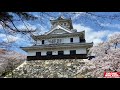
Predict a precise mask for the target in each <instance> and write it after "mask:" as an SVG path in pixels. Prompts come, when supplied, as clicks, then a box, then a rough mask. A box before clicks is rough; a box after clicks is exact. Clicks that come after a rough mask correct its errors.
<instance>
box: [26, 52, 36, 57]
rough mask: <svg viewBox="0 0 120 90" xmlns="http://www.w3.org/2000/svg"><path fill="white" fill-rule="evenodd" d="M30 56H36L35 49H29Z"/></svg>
mask: <svg viewBox="0 0 120 90" xmlns="http://www.w3.org/2000/svg"><path fill="white" fill-rule="evenodd" d="M28 56H36V52H35V51H28Z"/></svg>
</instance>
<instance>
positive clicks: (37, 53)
mask: <svg viewBox="0 0 120 90" xmlns="http://www.w3.org/2000/svg"><path fill="white" fill-rule="evenodd" d="M50 22H51V29H50V30H49V31H48V32H46V33H44V34H43V35H38V36H35V35H34V36H32V38H33V39H34V40H35V41H36V44H35V45H33V46H30V47H21V49H23V50H24V51H26V52H27V53H28V56H27V60H50V59H85V58H87V53H88V49H89V48H90V47H92V46H93V43H92V42H91V43H86V40H85V31H81V32H77V30H76V29H74V28H73V25H72V20H71V19H65V18H63V17H61V16H60V17H58V18H57V19H55V20H50Z"/></svg>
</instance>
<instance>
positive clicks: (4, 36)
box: [0, 34, 20, 42]
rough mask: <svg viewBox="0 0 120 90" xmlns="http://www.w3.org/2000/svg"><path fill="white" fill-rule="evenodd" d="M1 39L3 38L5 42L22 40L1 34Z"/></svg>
mask: <svg viewBox="0 0 120 90" xmlns="http://www.w3.org/2000/svg"><path fill="white" fill-rule="evenodd" d="M0 38H2V40H3V41H5V42H14V41H17V40H19V39H20V38H19V37H15V36H12V35H6V34H0Z"/></svg>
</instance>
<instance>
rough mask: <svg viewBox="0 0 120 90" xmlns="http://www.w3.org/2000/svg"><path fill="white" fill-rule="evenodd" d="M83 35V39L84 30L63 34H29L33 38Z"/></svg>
mask: <svg viewBox="0 0 120 90" xmlns="http://www.w3.org/2000/svg"><path fill="white" fill-rule="evenodd" d="M81 35H84V39H85V31H82V32H75V33H65V34H49V35H38V36H31V37H32V38H33V39H34V40H38V39H39V40H40V39H50V38H64V37H71V36H72V37H73V36H81Z"/></svg>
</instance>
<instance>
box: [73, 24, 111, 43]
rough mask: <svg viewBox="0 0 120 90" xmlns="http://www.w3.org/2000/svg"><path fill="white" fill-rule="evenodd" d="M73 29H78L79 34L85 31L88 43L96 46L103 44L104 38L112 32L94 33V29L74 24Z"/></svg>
mask: <svg viewBox="0 0 120 90" xmlns="http://www.w3.org/2000/svg"><path fill="white" fill-rule="evenodd" d="M73 27H74V28H75V29H77V31H78V32H80V31H84V30H85V39H86V42H93V43H94V45H96V44H98V43H100V42H103V40H102V38H104V37H107V36H108V35H110V34H111V33H112V32H111V31H109V30H104V31H94V30H93V29H92V28H90V27H87V26H82V25H81V24H74V25H73Z"/></svg>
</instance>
